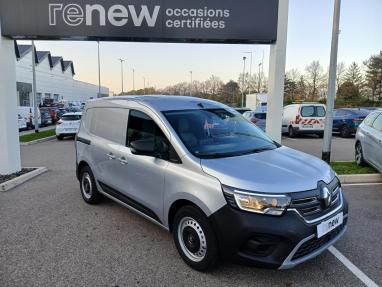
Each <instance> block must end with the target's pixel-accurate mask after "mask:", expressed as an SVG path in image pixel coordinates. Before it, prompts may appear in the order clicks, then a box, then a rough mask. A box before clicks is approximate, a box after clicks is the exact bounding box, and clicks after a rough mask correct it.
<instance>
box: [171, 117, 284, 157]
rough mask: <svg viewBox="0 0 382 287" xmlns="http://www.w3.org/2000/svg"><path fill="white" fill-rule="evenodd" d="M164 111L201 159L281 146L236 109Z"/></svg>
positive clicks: (230, 155) (181, 137)
mask: <svg viewBox="0 0 382 287" xmlns="http://www.w3.org/2000/svg"><path fill="white" fill-rule="evenodd" d="M163 114H164V116H165V117H166V119H167V120H168V121H169V123H170V124H171V126H172V128H173V129H174V130H175V132H176V133H177V134H178V136H179V137H180V139H181V140H182V142H183V143H184V145H185V146H186V147H187V148H188V150H189V151H190V152H191V153H192V154H193V155H195V156H196V157H198V158H221V157H233V156H239V155H245V154H251V153H258V152H262V151H266V150H273V149H276V148H278V147H279V145H278V144H277V143H275V142H274V141H272V140H271V139H270V138H269V137H268V136H267V135H266V134H265V133H264V132H262V131H261V130H260V129H259V128H257V127H256V126H255V125H254V124H252V123H250V122H249V121H247V120H246V119H245V118H244V117H242V116H241V115H240V114H239V113H238V112H235V111H230V110H226V109H201V110H183V111H168V112H163Z"/></svg>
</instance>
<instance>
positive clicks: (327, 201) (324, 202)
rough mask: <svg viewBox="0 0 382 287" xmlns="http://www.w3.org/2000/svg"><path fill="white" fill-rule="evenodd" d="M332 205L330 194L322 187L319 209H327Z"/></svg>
mask: <svg viewBox="0 0 382 287" xmlns="http://www.w3.org/2000/svg"><path fill="white" fill-rule="evenodd" d="M331 204H332V193H331V192H330V190H329V189H328V188H327V187H326V186H324V187H323V188H322V189H321V207H323V208H328V207H329V206H330V205H331Z"/></svg>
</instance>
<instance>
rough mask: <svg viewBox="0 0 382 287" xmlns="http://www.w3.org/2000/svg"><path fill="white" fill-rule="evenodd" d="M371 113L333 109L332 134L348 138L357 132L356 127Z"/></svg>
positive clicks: (368, 111)
mask: <svg viewBox="0 0 382 287" xmlns="http://www.w3.org/2000/svg"><path fill="white" fill-rule="evenodd" d="M370 113H371V110H369V109H361V108H358V109H355V108H353V109H351V108H343V109H335V110H334V111H333V133H338V134H339V135H340V136H341V137H343V138H348V137H350V136H351V135H354V134H355V133H356V132H357V128H358V126H359V125H360V124H361V123H362V122H363V120H364V119H365V118H366V117H367V116H368V115H369V114H370Z"/></svg>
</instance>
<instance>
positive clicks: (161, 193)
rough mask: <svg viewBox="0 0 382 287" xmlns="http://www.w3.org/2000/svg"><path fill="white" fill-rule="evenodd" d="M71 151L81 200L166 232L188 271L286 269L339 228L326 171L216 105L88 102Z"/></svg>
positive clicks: (335, 189)
mask: <svg viewBox="0 0 382 287" xmlns="http://www.w3.org/2000/svg"><path fill="white" fill-rule="evenodd" d="M75 145H76V163H77V165H76V170H77V177H78V179H79V182H80V189H81V194H82V197H83V199H84V200H85V202H87V203H89V204H96V203H98V202H99V201H100V200H101V199H102V196H106V197H108V198H110V199H112V200H114V201H116V202H118V203H119V204H122V205H124V206H125V207H128V208H130V209H131V210H133V211H136V212H137V213H138V214H140V215H142V216H143V217H145V218H146V219H148V220H150V221H152V222H154V223H156V224H158V225H159V226H162V227H163V228H164V229H166V230H168V231H170V232H172V234H173V237H174V241H175V245H176V247H177V249H178V252H179V254H180V256H181V257H182V258H183V260H184V261H185V262H186V263H187V264H189V265H190V266H191V267H192V268H195V269H197V270H206V269H208V268H211V267H213V266H214V264H215V263H216V262H217V261H218V259H219V258H222V259H231V260H235V259H236V260H240V261H241V262H245V263H250V264H256V265H260V266H266V267H270V268H281V269H285V268H292V267H294V266H296V265H297V264H300V263H302V262H304V261H306V260H309V259H311V258H313V257H315V256H317V255H318V254H320V253H321V252H323V251H324V250H326V249H327V248H328V247H329V246H331V245H332V244H334V243H335V242H336V241H337V240H338V239H339V238H341V236H342V235H343V234H344V233H345V231H346V228H347V217H348V207H347V203H346V200H345V198H344V194H343V193H342V189H341V184H340V181H339V179H338V178H337V176H336V174H335V172H334V171H333V170H332V169H331V167H330V166H329V165H327V164H326V163H325V162H323V161H321V160H320V159H318V158H317V157H314V156H311V155H307V154H304V153H302V152H299V151H296V150H293V149H290V148H288V147H284V146H281V145H279V144H278V143H276V142H274V141H273V140H272V139H270V138H269V137H268V136H267V135H266V134H265V133H263V132H262V131H261V130H260V129H258V128H256V127H255V126H254V125H253V124H251V123H250V122H248V121H247V120H246V119H244V118H243V117H242V116H241V115H240V114H239V113H238V112H236V111H235V110H233V109H231V108H229V107H227V106H225V105H223V104H220V103H217V102H213V101H208V100H204V99H198V98H193V97H166V96H149V97H148V96H141V97H118V98H115V99H109V98H105V99H102V100H97V101H94V102H91V103H88V104H87V107H86V110H85V112H84V117H83V119H82V122H81V127H80V131H79V133H78V134H77V136H76V142H75ZM105 208H107V207H105Z"/></svg>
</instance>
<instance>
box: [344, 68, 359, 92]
mask: <svg viewBox="0 0 382 287" xmlns="http://www.w3.org/2000/svg"><path fill="white" fill-rule="evenodd" d="M345 81H347V82H350V83H352V84H353V85H354V86H355V87H357V88H358V89H360V88H361V86H362V82H363V76H362V73H361V69H360V67H359V66H358V64H357V63H356V62H353V63H352V64H351V65H350V66H349V68H348V69H347V71H346V74H345Z"/></svg>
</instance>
